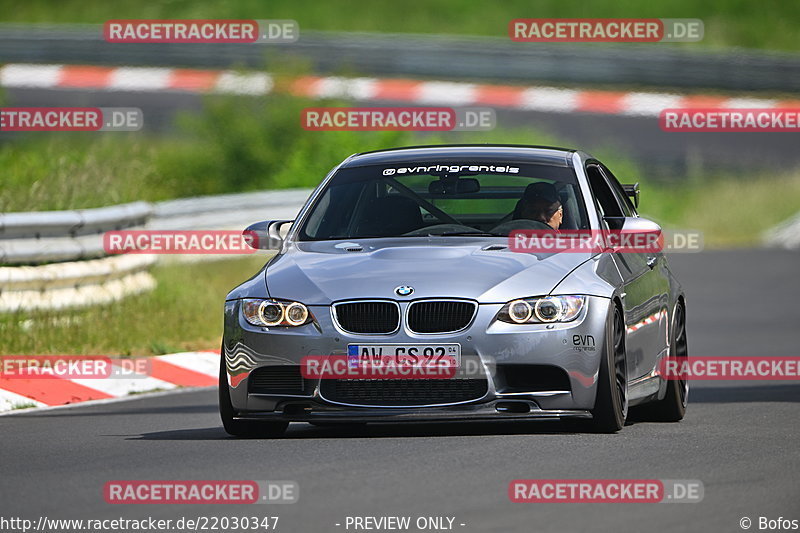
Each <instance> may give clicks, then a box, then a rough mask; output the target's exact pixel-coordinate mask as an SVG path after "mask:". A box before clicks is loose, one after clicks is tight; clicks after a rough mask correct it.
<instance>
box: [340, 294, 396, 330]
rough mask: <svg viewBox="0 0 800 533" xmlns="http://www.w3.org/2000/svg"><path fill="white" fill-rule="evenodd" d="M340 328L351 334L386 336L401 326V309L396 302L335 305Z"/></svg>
mask: <svg viewBox="0 0 800 533" xmlns="http://www.w3.org/2000/svg"><path fill="white" fill-rule="evenodd" d="M334 314H335V315H336V320H337V322H339V326H340V327H341V328H342V329H343V330H345V331H348V332H350V333H360V334H365V335H370V334H386V333H392V332H393V331H395V330H397V328H398V327H399V325H400V308H399V307H398V306H397V304H396V303H394V302H347V303H340V304H335V305H334Z"/></svg>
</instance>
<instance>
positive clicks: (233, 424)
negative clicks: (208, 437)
mask: <svg viewBox="0 0 800 533" xmlns="http://www.w3.org/2000/svg"><path fill="white" fill-rule="evenodd" d="M235 414H236V412H235V411H234V409H233V404H231V391H230V389H229V388H228V378H227V372H226V371H225V353H224V352H223V353H220V358H219V416H220V418H221V419H222V426H223V427H224V428H225V431H227V432H228V434H229V435H233V436H235V437H265V438H273V437H280V436H281V435H283V433H284V432H285V431H286V428H287V427H289V422H270V421H266V422H260V421H256V420H236V419H235V418H234V415H235Z"/></svg>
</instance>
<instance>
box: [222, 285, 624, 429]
mask: <svg viewBox="0 0 800 533" xmlns="http://www.w3.org/2000/svg"><path fill="white" fill-rule="evenodd" d="M609 304H610V300H608V299H606V298H601V297H593V296H590V297H587V305H586V306H585V309H584V311H582V313H581V315H580V316H579V317H578V319H576V320H575V321H573V322H568V323H563V324H526V325H517V324H507V323H502V322H495V321H494V317H495V316H496V315H497V313H498V311H499V310H500V308H501V307H502V304H481V305H480V306H479V307H478V312H477V314H476V316H475V318H474V319H473V321H472V323H471V325H470V326H469V327H468V328H467V329H465V330H463V331H461V332H458V333H454V334H444V335H439V334H437V335H420V334H414V333H412V332H409V331H407V330H405V329H403V328H401V329H400V331H398V332H397V333H394V334H392V335H379V336H378V335H375V336H366V335H352V334H348V333H346V332H344V331H342V330H341V329H339V328H338V327H337V326H336V325H335V323H334V319H333V317H332V315H331V312H330V307H329V306H309V309H310V311H311V313H312V314H313V315H314V318H315V322H314V323H313V324H308V325H305V326H301V327H298V328H266V327H257V326H252V325H250V324H248V323H247V322H246V321H245V320H244V318H243V317H242V316H241V312H240V309H239V301H238V300H231V301H228V302H226V307H225V334H224V340H223V347H224V355H225V363H226V370H227V378H228V386H229V390H230V397H231V403H232V405H233V408H234V410H235V411H236V412H237V413H238V416H237V418H241V419H256V418H257V419H264V420H289V421H306V422H313V421H316V420H319V421H327V422H334V421H341V422H348V421H361V422H378V421H384V422H392V421H423V420H463V419H472V420H497V419H530V418H566V417H578V418H580V417H587V416H590V415H589V410H591V409H592V408H593V407H594V401H595V396H596V387H597V376H598V371H599V367H600V361H601V357H602V356H603V347H604V346H605V344H606V342H605V334H606V333H605V332H606V323H607V321H606V318H607V313H608V309H609ZM487 325H488V326H487ZM377 343H386V344H415V343H417V344H418V343H429V344H436V343H458V344H460V345H461V353H462V357H463V358H465V360H468V359H471V360H473V361H477V366H478V368H480V371H481V374H482V375H481V377H485V379H486V380H487V381H488V384H487V385H488V386H487V387H486V393H485V394H483V395H482V396H481V397H477V398H473V399H470V400H468V401H459V402H452V403H444V404H439V403H436V404H424V405H409V406H396V405H392V406H388V405H387V406H384V405H380V406H378V405H359V404H358V402H350V401H348V402H343V401H338V400H336V399H333V400H332V399H331V398H329V397H326V394H325V390H326V388H325V386H320V380H315V381H312V380H307V387H306V388H305V390H304V391H303V392H302V393H301V394H285V393H269V394H265V393H262V392H252V391H251V390H250V386H249V385H250V384H249V381H250V374H251V373H252V372H253V371H254V370H256V369H260V368H263V367H267V366H272V365H300V364H301V362H302V361H303V358H304V357H306V356H320V355H344V354H346V353H347V346H348V344H377ZM518 365H539V366H538V367H537V368H540V367H542V368H543V367H548V368H551V367H552V368H556V369H559V371H560V372H562V373H563V375H564V379H562V380H559V382H558V383H557V384H554V386H553V387H547V386H541V384H538V386H537V387H535V388H534V387H532V388H531V390H525V387H522V388H520V387H519V386H516V387H513V388H511V387H509V386H508V383H507V382H506V381H507V380H506V376H507V374H508V372H505V370H506V369H509V368H519V366H518Z"/></svg>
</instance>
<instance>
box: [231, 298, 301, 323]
mask: <svg viewBox="0 0 800 533" xmlns="http://www.w3.org/2000/svg"><path fill="white" fill-rule="evenodd" d="M242 314H243V315H244V318H245V320H247V322H248V323H250V324H252V325H254V326H267V327H273V326H290V327H297V326H303V325H305V324H308V323H309V322H313V320H314V317H313V315H312V314H311V312H310V311H309V310H308V308H307V307H306V306H305V305H303V304H301V303H300V302H291V301H281V300H262V299H260V298H258V299H255V298H247V299H244V300H242Z"/></svg>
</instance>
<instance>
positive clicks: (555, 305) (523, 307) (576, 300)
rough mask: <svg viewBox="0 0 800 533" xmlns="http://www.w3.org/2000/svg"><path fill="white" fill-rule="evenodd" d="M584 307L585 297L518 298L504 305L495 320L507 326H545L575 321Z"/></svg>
mask: <svg viewBox="0 0 800 533" xmlns="http://www.w3.org/2000/svg"><path fill="white" fill-rule="evenodd" d="M584 305H586V296H574V295H569V296H542V297H540V298H520V299H518V300H512V301H510V302H508V303H507V304H505V305H504V306H503V308H502V309H500V312H499V313H497V320H500V321H501V322H508V323H509V324H547V323H551V322H569V321H571V320H575V318H577V316H578V315H579V314H580V312H581V309H583V306H584Z"/></svg>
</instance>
